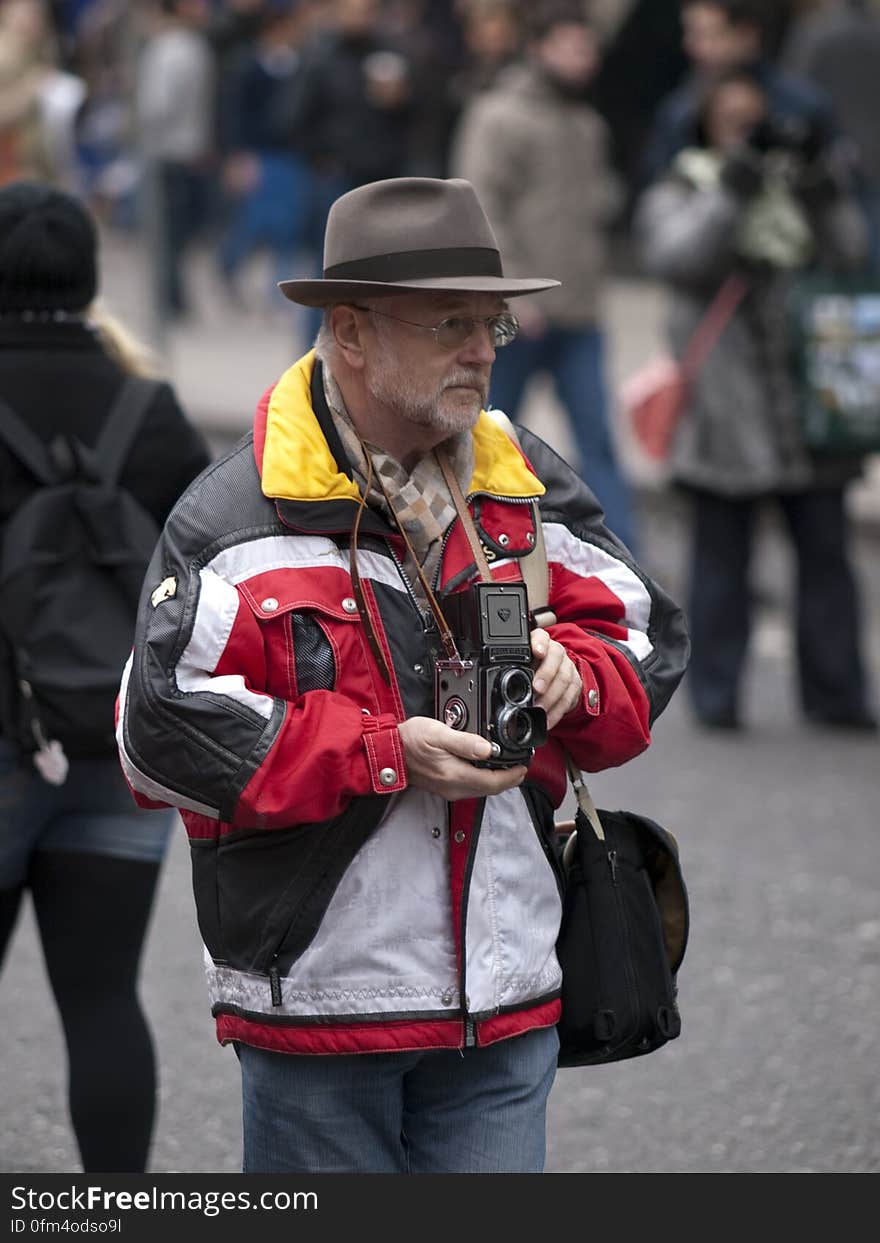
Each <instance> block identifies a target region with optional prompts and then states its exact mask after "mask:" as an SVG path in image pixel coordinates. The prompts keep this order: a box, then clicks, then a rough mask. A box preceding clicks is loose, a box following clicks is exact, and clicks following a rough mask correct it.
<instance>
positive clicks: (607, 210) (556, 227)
mask: <svg viewBox="0 0 880 1243" xmlns="http://www.w3.org/2000/svg"><path fill="white" fill-rule="evenodd" d="M528 29H529V34H528V55H527V58H526V59H525V60H524V61H523V62H522V63H519V64H517V65H515V66H513V67H511V68H510V69H508V70H507V71H505V72H504V73H503V74H502V75H501V76H500V77H499V79H498V81H497V83H496V85H495V86H494V87H492V88H491V89H490V90H488V91H486V92H484V93H482V94H480V95H478V96H477V97H476V98H475V99H474V100H473V101H472V102H471V104H470V105H469V106H468V107H467V108H466V109H465V112H464V114H463V116H462V118H461V122H460V125H459V127H458V130H457V133H456V137H455V141H454V145H453V153H452V162H451V169H452V171H453V172H454V173H455V174H456V175H458V176H461V177H465V178H466V179H467V180H469V181H471V182H472V183H473V185H474V186H475V187H476V189H477V193H478V194H479V195H480V198H481V200H482V202H483V203H484V204H485V207H486V212H487V214H488V216H489V219H490V220H491V221H492V227H493V228H494V229H495V231H496V233H497V235H498V237H499V239H500V242H501V245H502V247H503V249H504V252H505V254H507V255H508V256H509V263H510V268H511V271H513V272H520V271H529V270H531V269H532V268H537V269H538V270H547V271H551V272H553V271H556V272H565V273H566V281H565V285H564V287H563V289H562V291H561V292H560V293H559V294H557V295H556V296H555V300H553V301H551V300H549V299H548V298H547V297H541V298H529V299H524V300H523V302H522V303H521V304H520V306H519V307H518V308H517V316H518V318H519V321H520V334H519V336H518V337H517V339H516V340H515V341H514V342H512V344H511V346H510V348H509V349H507V350H505V351H504V352H503V354H500V355H499V357H498V361H497V363H496V365H495V368H494V370H493V374H492V392H491V397H492V401H493V403H494V404H495V405H496V406H498V407H499V408H500V409H502V410H504V411H505V413H506V414H508V415H509V416H510V417H511V418H514V419H515V418H516V417H517V415H518V413H519V411H520V406H521V402H522V399H523V396H524V393H525V390H526V386H527V384H528V382H529V380H530V378H531V377H532V376H533V375H536V374H538V373H547V374H549V375H550V376H551V377H552V379H553V382H554V385H555V387H556V391H557V393H558V395H559V397H560V400H561V401H562V404H563V406H564V408H565V410H566V412H567V415H568V418H569V421H570V425H571V429H572V433H573V435H574V440H575V445H576V448H577V452H578V457H579V462H580V470H581V474H582V476H583V478H584V479H585V480H586V481H587V483H588V484H589V485H590V487H591V488H592V489H593V491H594V492H595V494H596V496H597V497H598V498H599V501H600V503H601V504H602V506H603V507H604V509H605V515H606V520H607V522H608V525H609V526H610V527H611V529H612V531H614V533H615V535H617V536H618V537H619V538H620V539H622V540H623V542H624V543H625V544H627V545H628V546H630V547H634V546H635V543H636V540H637V535H636V531H635V527H634V518H633V506H632V499H631V496H630V490H629V486H628V484H627V481H626V479H625V478H624V474H623V471H622V469H621V466H620V464H619V462H618V457H617V451H616V447H615V444H614V438H613V435H612V431H611V426H610V420H609V412H608V400H607V394H606V389H605V377H604V357H603V352H604V345H603V334H602V328H601V316H602V310H601V293H602V283H603V270H604V264H605V259H606V246H607V228H608V225H609V223H610V221H611V219H612V217H613V214H614V211H615V208H616V207H617V205H618V204H619V201H620V199H619V185H618V182H617V179H616V178H615V176H614V175H613V173H612V171H611V169H610V167H609V164H608V161H607V156H606V151H607V142H608V135H607V132H606V129H605V125H604V122H603V121H602V119H601V118H600V117H599V115H598V114H597V113H596V112H595V111H594V109H593V108H592V107H591V106H590V105H589V104H588V103H587V101H586V98H585V91H586V88H587V86H588V84H589V82H590V79H591V77H592V75H593V72H594V70H595V68H596V65H597V62H598V47H597V43H596V39H595V36H594V34H593V32H592V30H591V28H590V27H589V25H588V24H587V23H586V21H585V20H584V18H583V16H582V6H581V5H580V4H570V3H569V4H566V3H550V4H544V5H542V6H538V7H536V8H535V9H534V10H531V12H530V14H529V26H528Z"/></svg>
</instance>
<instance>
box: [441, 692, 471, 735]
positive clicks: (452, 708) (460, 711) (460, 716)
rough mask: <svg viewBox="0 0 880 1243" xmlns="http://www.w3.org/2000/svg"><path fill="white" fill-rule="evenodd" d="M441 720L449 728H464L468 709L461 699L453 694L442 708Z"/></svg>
mask: <svg viewBox="0 0 880 1243" xmlns="http://www.w3.org/2000/svg"><path fill="white" fill-rule="evenodd" d="M443 722H444V724H445V725H448V726H449V728H450V729H464V727H465V726H466V725H467V722H468V710H467V706H466V704H465V702H464V700H463V699H459V698H458V696H453V697H452V699H447V701H446V705H445V707H444V708H443Z"/></svg>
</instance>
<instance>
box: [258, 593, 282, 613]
mask: <svg viewBox="0 0 880 1243" xmlns="http://www.w3.org/2000/svg"><path fill="white" fill-rule="evenodd" d="M260 608H261V609H262V610H263V612H264V613H274V612H275V610H276V609H277V608H278V601H277V600H276V599H275V597H274V596H267V597H266V599H265V600H264V601H263V603H262V604H261V605H260Z"/></svg>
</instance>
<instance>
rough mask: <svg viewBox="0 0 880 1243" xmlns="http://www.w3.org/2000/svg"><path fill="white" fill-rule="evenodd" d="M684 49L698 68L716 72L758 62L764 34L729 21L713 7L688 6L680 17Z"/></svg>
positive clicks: (703, 5) (704, 5) (753, 28)
mask: <svg viewBox="0 0 880 1243" xmlns="http://www.w3.org/2000/svg"><path fill="white" fill-rule="evenodd" d="M681 21H682V27H683V30H684V50H685V52H686V53H687V55H688V57H689V58H690V59H691V60H692V61H693V63H694V65H696V67H697V68H698V69H702V70H705V71H706V72H710V73H716V72H719V71H721V70H724V69H734V68H736V67H738V66H739V65H748V64H751V63H752V62H753V61H756V60H757V59H758V58H759V56H760V54H761V32H760V31H759V30H758V29H757V28H756V27H755V26H753V25H751V24H750V23H749V22H738V23H734V22H730V21H729V20H728V18H727V15H726V14H725V13H724V11H723V10H722V9H719V8H716V7H715V5H714V4H711V3H706V4H689V5H688V6H687V8H686V9H685V10H684V11H683V13H682V15H681Z"/></svg>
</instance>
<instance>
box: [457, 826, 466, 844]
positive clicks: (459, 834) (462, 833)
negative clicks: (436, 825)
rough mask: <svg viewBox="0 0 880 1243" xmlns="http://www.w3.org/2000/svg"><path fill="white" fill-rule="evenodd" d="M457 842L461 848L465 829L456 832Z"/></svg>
mask: <svg viewBox="0 0 880 1243" xmlns="http://www.w3.org/2000/svg"><path fill="white" fill-rule="evenodd" d="M455 840H456V841H457V842H458V844H459V846H460V845H461V843H462V842H463V841H464V829H456V830H455Z"/></svg>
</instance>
